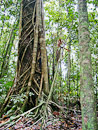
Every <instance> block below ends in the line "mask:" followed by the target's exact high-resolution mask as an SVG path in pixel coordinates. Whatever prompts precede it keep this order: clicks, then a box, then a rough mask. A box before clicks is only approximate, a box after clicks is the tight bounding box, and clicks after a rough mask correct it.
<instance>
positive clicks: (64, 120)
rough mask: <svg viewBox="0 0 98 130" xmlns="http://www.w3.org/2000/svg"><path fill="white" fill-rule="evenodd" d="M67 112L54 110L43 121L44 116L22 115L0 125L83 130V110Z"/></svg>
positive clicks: (15, 129) (10, 129) (5, 129)
mask: <svg viewBox="0 0 98 130" xmlns="http://www.w3.org/2000/svg"><path fill="white" fill-rule="evenodd" d="M65 113H67V114H65ZM65 113H62V112H61V111H59V112H58V111H53V113H52V114H51V115H48V117H47V119H46V120H44V122H43V123H42V118H40V119H39V120H37V121H34V119H33V118H32V117H27V116H25V117H20V118H19V119H18V120H17V121H16V120H13V121H12V122H10V123H8V124H5V125H4V126H2V127H0V130H82V119H81V111H80V110H76V109H72V110H69V111H67V112H65ZM97 115H98V114H97ZM97 118H98V117H97ZM9 120H10V118H6V119H4V118H3V119H1V120H0V125H1V124H4V123H6V122H8V121H9ZM11 123H12V125H11Z"/></svg>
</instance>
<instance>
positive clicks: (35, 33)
mask: <svg viewBox="0 0 98 130" xmlns="http://www.w3.org/2000/svg"><path fill="white" fill-rule="evenodd" d="M16 73H17V75H16V80H15V81H16V83H15V84H14V87H13V89H11V92H9V96H12V95H22V94H23V95H25V98H24V97H23V100H24V102H23V103H20V102H19V103H17V104H16V105H17V106H18V107H20V108H21V109H22V111H25V110H27V109H30V108H32V107H34V106H36V105H37V103H38V101H37V100H38V97H41V94H42V91H44V93H45V94H48V93H49V87H48V69H47V55H46V45H45V30H44V12H43V1H42V0H33V1H32V0H29V1H28V0H22V3H21V11H20V25H19V45H18V61H17V72H16ZM30 93H32V94H31V95H30ZM9 96H7V99H6V100H5V103H4V105H3V107H2V108H1V111H2V110H3V108H4V107H6V106H7V104H9V105H10V104H11V105H12V104H13V102H12V101H13V100H9ZM27 106H28V107H27Z"/></svg>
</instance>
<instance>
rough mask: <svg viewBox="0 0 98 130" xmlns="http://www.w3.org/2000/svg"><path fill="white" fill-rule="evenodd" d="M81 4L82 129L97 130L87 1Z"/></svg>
mask: <svg viewBox="0 0 98 130" xmlns="http://www.w3.org/2000/svg"><path fill="white" fill-rule="evenodd" d="M78 4H79V45H80V76H81V77H80V86H81V88H80V89H81V90H80V91H81V92H80V99H81V109H82V129H83V130H91V129H92V130H97V128H98V127H97V117H96V106H95V97H94V85H93V79H92V68H91V54H90V45H89V44H90V33H89V30H88V27H89V23H88V13H87V2H86V0H78Z"/></svg>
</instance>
